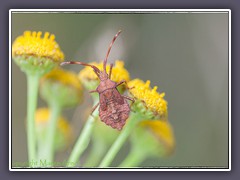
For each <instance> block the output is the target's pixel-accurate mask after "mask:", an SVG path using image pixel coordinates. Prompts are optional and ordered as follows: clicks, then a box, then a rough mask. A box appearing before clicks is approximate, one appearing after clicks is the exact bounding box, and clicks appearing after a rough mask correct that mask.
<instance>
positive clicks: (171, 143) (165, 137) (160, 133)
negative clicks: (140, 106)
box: [140, 120, 175, 154]
mask: <svg viewBox="0 0 240 180" xmlns="http://www.w3.org/2000/svg"><path fill="white" fill-rule="evenodd" d="M140 126H141V127H142V128H144V129H145V130H147V131H149V132H150V133H151V135H152V136H153V137H154V138H155V139H156V140H157V141H158V142H159V144H161V145H162V146H163V147H164V150H165V152H166V153H167V154H170V153H171V152H172V151H173V150H174V148H175V139H174V134H173V130H172V127H171V125H170V124H169V122H168V121H161V120H146V121H142V122H140Z"/></svg>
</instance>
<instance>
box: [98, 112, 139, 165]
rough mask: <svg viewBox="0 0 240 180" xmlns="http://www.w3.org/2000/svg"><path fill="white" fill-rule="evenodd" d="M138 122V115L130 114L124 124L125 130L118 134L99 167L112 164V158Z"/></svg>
mask: <svg viewBox="0 0 240 180" xmlns="http://www.w3.org/2000/svg"><path fill="white" fill-rule="evenodd" d="M138 121H139V115H138V114H136V113H132V114H131V116H130V117H129V119H128V123H127V124H126V126H125V128H124V129H123V130H122V132H121V133H120V134H119V136H118V138H117V139H116V141H115V142H114V144H113V145H112V146H111V148H110V149H109V151H108V152H107V154H106V156H105V157H104V158H103V160H102V162H101V163H100V165H99V167H108V166H109V165H110V164H111V163H112V161H113V159H114V157H115V156H116V154H117V153H118V151H119V150H120V148H121V147H122V145H123V144H124V143H125V141H126V140H127V138H128V136H129V135H130V133H131V132H132V130H133V129H134V127H135V125H136V123H137V122H138Z"/></svg>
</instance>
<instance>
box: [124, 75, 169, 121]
mask: <svg viewBox="0 0 240 180" xmlns="http://www.w3.org/2000/svg"><path fill="white" fill-rule="evenodd" d="M128 86H129V87H131V88H130V89H129V93H130V95H131V96H133V97H134V98H135V99H136V102H135V103H134V104H135V105H134V108H135V110H136V111H138V110H140V111H141V112H142V113H144V114H146V115H148V118H150V119H152V118H154V119H156V118H160V119H167V116H168V112H167V101H166V100H165V99H164V96H165V93H160V94H159V93H158V92H157V86H155V87H154V88H153V89H152V88H151V87H150V81H149V80H148V81H147V82H146V83H144V82H143V81H142V80H140V79H134V80H131V81H129V82H128Z"/></svg>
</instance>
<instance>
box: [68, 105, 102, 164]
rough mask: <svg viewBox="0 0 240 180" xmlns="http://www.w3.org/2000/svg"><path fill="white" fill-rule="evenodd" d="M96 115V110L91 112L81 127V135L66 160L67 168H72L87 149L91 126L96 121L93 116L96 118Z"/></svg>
mask: <svg viewBox="0 0 240 180" xmlns="http://www.w3.org/2000/svg"><path fill="white" fill-rule="evenodd" d="M97 114H98V110H97V109H96V110H95V111H94V112H93V114H92V115H90V116H89V117H88V119H87V122H86V124H85V125H84V127H83V130H82V133H81V134H80V136H79V138H78V140H77V142H76V144H75V146H74V148H73V150H72V153H71V155H70V157H69V159H68V163H67V167H74V166H75V165H76V164H77V162H78V161H79V159H80V156H81V155H82V153H83V152H84V150H85V149H86V148H87V146H88V144H89V141H90V137H91V133H92V130H93V126H94V124H95V120H96V117H95V116H97Z"/></svg>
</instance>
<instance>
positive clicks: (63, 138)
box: [35, 108, 73, 153]
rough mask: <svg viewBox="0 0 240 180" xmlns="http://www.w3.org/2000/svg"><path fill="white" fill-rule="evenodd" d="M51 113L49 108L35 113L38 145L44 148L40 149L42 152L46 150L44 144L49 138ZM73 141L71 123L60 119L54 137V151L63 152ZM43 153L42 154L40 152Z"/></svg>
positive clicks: (62, 118)
mask: <svg viewBox="0 0 240 180" xmlns="http://www.w3.org/2000/svg"><path fill="white" fill-rule="evenodd" d="M50 116H51V111H50V110H49V109H48V108H39V109H37V111H36V113H35V126H36V131H37V137H38V141H40V142H39V143H38V144H39V145H42V146H43V147H38V148H39V149H40V150H41V149H44V142H45V141H46V139H47V138H48V137H47V128H48V126H49V119H50ZM72 139H73V130H72V127H71V126H70V124H69V122H68V121H67V120H66V119H65V118H64V117H62V116H60V117H58V120H57V127H56V133H55V137H54V149H55V150H61V149H63V148H66V146H67V145H69V143H70V142H71V140H72ZM40 153H41V152H40Z"/></svg>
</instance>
